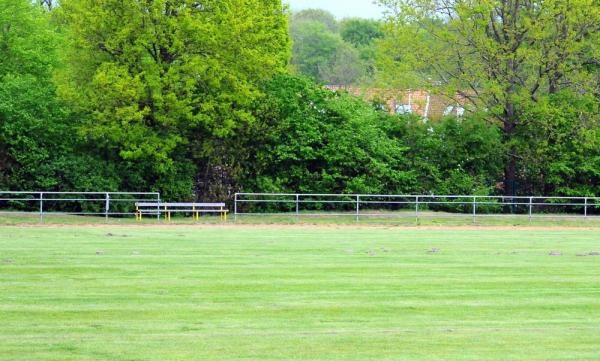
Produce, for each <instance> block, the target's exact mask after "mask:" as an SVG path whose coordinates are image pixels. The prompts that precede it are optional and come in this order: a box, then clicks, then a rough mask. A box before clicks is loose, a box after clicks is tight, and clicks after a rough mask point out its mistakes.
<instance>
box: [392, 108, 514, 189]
mask: <svg viewBox="0 0 600 361" xmlns="http://www.w3.org/2000/svg"><path fill="white" fill-rule="evenodd" d="M388 133H389V134H391V135H392V136H394V137H395V138H398V139H402V141H403V142H404V144H405V145H406V147H407V148H408V151H407V152H406V155H405V156H406V159H407V161H408V162H409V164H407V167H408V168H409V169H412V170H413V171H414V172H415V174H417V177H418V178H417V184H418V189H417V190H416V191H417V192H418V193H421V194H427V193H434V194H478V195H487V194H491V193H493V187H494V185H495V181H496V180H497V179H498V178H499V177H500V176H501V173H502V165H503V146H502V141H501V140H502V138H501V132H500V129H498V128H497V127H496V126H493V125H489V124H488V123H486V122H485V121H484V120H481V119H479V118H476V117H468V118H466V119H462V120H459V119H456V118H452V117H448V118H445V119H443V120H442V121H441V122H433V123H428V122H423V121H422V120H421V119H419V118H417V117H414V116H402V117H399V118H398V121H397V122H395V123H394V124H393V126H392V127H390V129H389V130H388Z"/></svg>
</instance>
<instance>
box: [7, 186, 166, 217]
mask: <svg viewBox="0 0 600 361" xmlns="http://www.w3.org/2000/svg"><path fill="white" fill-rule="evenodd" d="M136 202H156V203H158V202H160V193H147V192H15V191H0V215H18V214H38V215H39V217H40V220H41V221H43V220H44V216H47V215H86V216H104V217H106V218H107V219H108V217H115V216H132V215H134V214H135V203H136Z"/></svg>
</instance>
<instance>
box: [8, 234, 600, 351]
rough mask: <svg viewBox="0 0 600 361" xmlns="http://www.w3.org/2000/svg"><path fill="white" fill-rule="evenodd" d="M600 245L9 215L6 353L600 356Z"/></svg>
mask: <svg viewBox="0 0 600 361" xmlns="http://www.w3.org/2000/svg"><path fill="white" fill-rule="evenodd" d="M551 252H553V253H552V254H554V255H553V256H551V255H550V254H551ZM594 252H600V231H599V230H598V229H596V230H592V229H572V230H567V229H560V230H559V229H555V230H548V231H541V230H534V229H520V228H515V229H509V228H504V229H499V228H494V229H485V228H482V229H476V230H470V229H464V228H455V229H452V228H448V229H439V230H432V229H427V228H425V229H406V228H400V227H387V228H386V227H354V226H328V227H315V226H313V227H309V226H249V225H248V226H212V227H211V226H202V227H192V226H172V227H152V226H147V227H129V226H115V225H113V226H69V227H65V226H57V227H14V226H3V227H2V228H0V360H123V361H125V360H128V361H132V360H161V361H162V360H394V361H396V360H436V361H437V360H503V361H504V360H528V361H533V360H540V361H541V360H600V257H598V256H593V255H589V254H590V253H592V254H596V253H594ZM584 255H585V256H584Z"/></svg>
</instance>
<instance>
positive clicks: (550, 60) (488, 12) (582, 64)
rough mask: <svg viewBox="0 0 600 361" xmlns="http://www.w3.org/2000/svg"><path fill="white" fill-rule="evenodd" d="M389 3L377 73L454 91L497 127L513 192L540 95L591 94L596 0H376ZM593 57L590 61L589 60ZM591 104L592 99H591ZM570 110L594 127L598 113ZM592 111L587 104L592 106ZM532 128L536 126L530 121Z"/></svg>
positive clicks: (400, 82) (599, 19) (599, 23)
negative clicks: (523, 132) (525, 133)
mask: <svg viewBox="0 0 600 361" xmlns="http://www.w3.org/2000/svg"><path fill="white" fill-rule="evenodd" d="M379 3H380V4H381V5H383V6H385V7H387V9H388V10H389V12H388V14H389V18H388V21H387V28H386V33H387V34H386V41H384V42H383V45H382V48H381V66H382V68H383V70H384V71H383V72H381V74H383V75H384V78H383V81H385V82H387V83H392V84H395V85H397V86H400V87H412V88H415V87H422V88H427V89H431V90H434V91H439V92H442V93H444V94H446V95H448V96H454V97H455V98H456V101H457V102H465V103H466V104H468V105H467V108H468V109H469V110H472V111H479V112H483V113H485V114H486V117H487V119H488V120H489V121H491V122H494V123H497V124H499V125H500V127H501V128H502V130H503V134H504V144H505V146H506V159H507V160H506V165H505V170H504V187H505V193H506V194H507V195H512V194H515V193H516V191H517V189H516V188H517V184H516V183H517V180H518V178H519V174H520V172H523V171H525V170H524V169H523V167H522V164H520V162H521V161H522V159H523V157H522V156H521V154H520V149H521V146H522V144H521V143H520V142H521V141H522V137H519V133H520V132H521V130H522V128H525V126H527V127H531V124H530V123H531V122H536V121H538V120H536V119H532V118H531V117H528V116H526V114H530V113H531V112H530V109H532V108H536V107H538V106H539V103H540V101H541V99H545V98H546V97H549V96H554V95H555V94H559V93H561V92H568V93H569V94H575V95H576V96H577V97H591V98H593V97H594V94H598V89H597V86H598V81H597V79H598V78H597V76H598V73H597V69H598V67H597V64H598V58H599V55H600V47H599V45H600V36H599V30H600V4H599V3H598V1H596V0H569V1H566V0H541V1H533V0H525V1H524V0H379ZM594 64H595V65H594ZM595 101H596V104H597V99H596V100H595ZM585 114H588V115H586V116H585V117H581V118H575V119H571V121H574V122H579V123H580V126H582V127H592V128H593V127H598V126H599V124H598V117H597V113H596V116H595V117H594V116H592V117H591V118H590V116H589V114H590V112H589V111H586V112H585ZM592 114H593V112H592ZM534 127H535V126H534Z"/></svg>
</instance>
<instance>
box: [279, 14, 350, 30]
mask: <svg viewBox="0 0 600 361" xmlns="http://www.w3.org/2000/svg"><path fill="white" fill-rule="evenodd" d="M304 21H313V22H317V23H320V24H323V25H324V26H325V28H326V29H327V30H328V31H329V32H332V33H337V32H338V25H339V24H338V21H337V20H336V18H335V16H333V14H332V13H330V12H329V11H327V10H323V9H305V10H302V11H299V12H296V13H293V14H292V16H291V18H290V23H291V24H292V25H294V24H299V23H302V22H304Z"/></svg>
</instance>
